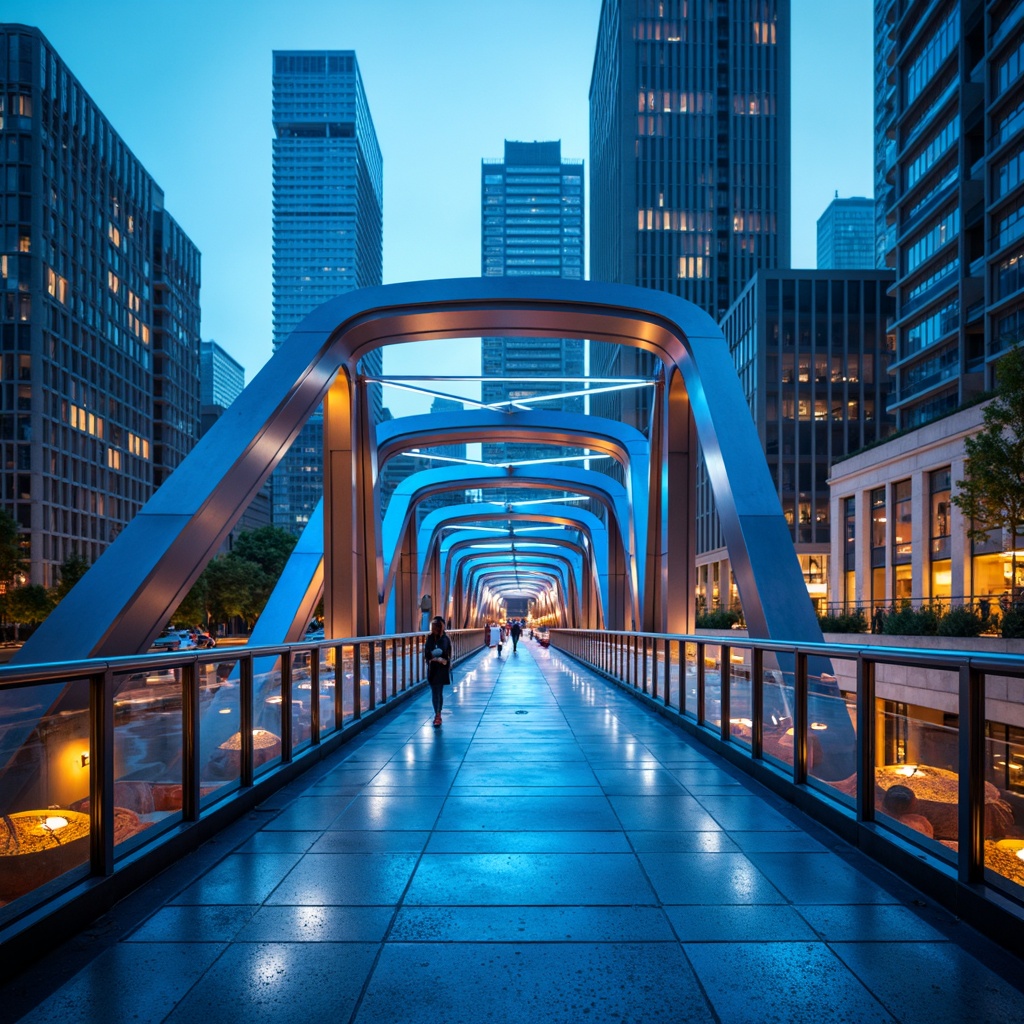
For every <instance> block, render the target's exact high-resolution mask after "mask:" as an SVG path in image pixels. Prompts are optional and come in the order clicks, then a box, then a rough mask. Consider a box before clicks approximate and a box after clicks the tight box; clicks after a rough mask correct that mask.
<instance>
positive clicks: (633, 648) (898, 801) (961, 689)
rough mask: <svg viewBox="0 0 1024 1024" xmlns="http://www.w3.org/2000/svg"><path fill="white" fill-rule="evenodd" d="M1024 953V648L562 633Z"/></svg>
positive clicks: (574, 648)
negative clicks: (990, 650)
mask: <svg viewBox="0 0 1024 1024" xmlns="http://www.w3.org/2000/svg"><path fill="white" fill-rule="evenodd" d="M551 644H552V646H554V647H557V648H559V649H561V650H562V651H564V652H565V653H566V654H568V655H570V656H571V657H573V658H575V659H576V660H578V661H580V662H583V663H584V664H586V665H588V666H589V667H591V668H592V669H594V670H596V671H597V672H599V673H600V674H602V675H604V676H606V677H607V678H609V679H612V680H613V681H615V682H618V683H620V684H621V685H623V686H625V687H627V688H629V689H630V690H632V691H634V692H635V693H637V694H638V696H640V697H641V698H642V699H644V700H647V701H649V702H650V703H652V704H654V705H655V706H656V707H657V708H658V709H659V710H661V711H662V712H663V713H667V714H669V715H671V716H672V717H674V718H675V719H676V720H677V721H678V722H679V724H680V725H682V726H683V727H684V728H685V729H686V730H687V731H688V732H690V733H691V734H692V735H694V736H696V737H698V738H699V739H701V741H702V742H704V743H705V744H707V745H708V746H710V747H712V748H713V749H714V750H715V751H716V752H718V753H721V754H722V755H724V756H725V757H727V758H728V759H729V760H730V761H731V762H733V763H734V764H736V765H738V766H739V767H741V768H743V769H744V770H745V771H746V772H748V773H749V774H751V775H753V776H754V777H756V778H757V779H758V780H759V781H761V782H763V783H765V784H766V785H768V786H769V787H771V788H772V789H773V790H775V791H776V792H777V793H779V794H780V795H782V796H784V797H785V798H787V799H788V800H790V801H791V802H793V803H795V804H797V805H798V806H799V807H800V808H801V809H802V810H804V811H807V812H808V813H810V814H811V815H812V816H814V817H817V818H818V819H819V820H821V821H823V822H824V823H825V824H827V825H828V826H829V827H830V828H832V829H833V830H834V831H837V832H838V833H840V834H841V835H842V836H843V837H844V838H846V839H848V840H849V841H851V842H852V843H854V844H855V845H858V846H860V847H861V848H862V849H863V850H864V851H865V852H867V853H869V854H870V855H871V856H872V857H874V858H875V859H877V860H880V861H882V862H883V863H885V864H886V865H887V866H889V867H891V868H893V869H894V870H896V871H897V872H899V873H901V874H903V875H904V876H905V877H907V878H908V880H910V881H911V882H912V883H913V884H914V885H915V886H917V887H918V888H920V889H922V890H924V891H926V892H928V893H929V894H930V895H932V896H933V898H935V899H937V900H938V901H940V902H941V903H943V904H944V905H946V906H947V907H949V908H950V909H952V910H953V911H954V912H955V913H956V914H957V915H959V916H961V917H964V918H965V919H968V920H969V921H970V922H971V923H972V924H975V925H976V926H977V927H979V928H980V929H982V930H983V931H985V932H986V933H988V934H989V935H991V936H992V937H993V938H996V939H997V941H1000V942H1001V943H1002V944H1003V945H1005V946H1007V948H1010V949H1012V950H1013V951H1014V952H1016V953H1017V954H1018V955H1022V954H1024V929H1022V928H1021V924H1022V923H1024V656H1020V655H1008V654H987V653H974V652H970V651H939V650H929V651H920V650H913V649H907V648H896V647H881V646H870V647H859V646H857V645H850V644H803V645H796V644H787V643H774V642H769V641H761V640H753V639H749V638H745V637H737V638H735V639H734V638H732V637H720V636H716V637H707V636H703V637H702V636H679V635H671V634H654V633H647V634H644V633H639V634H638V633H619V632H590V631H584V630H565V629H558V630H555V629H553V630H551Z"/></svg>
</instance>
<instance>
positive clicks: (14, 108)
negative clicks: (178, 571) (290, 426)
mask: <svg viewBox="0 0 1024 1024" xmlns="http://www.w3.org/2000/svg"><path fill="white" fill-rule="evenodd" d="M0 102H2V103H3V109H2V111H0V119H2V120H0V128H2V131H0V139H2V140H3V150H2V152H3V159H5V162H6V173H5V174H3V175H2V176H0V351H2V356H0V359H2V384H0V388H2V402H0V410H2V411H0V455H2V465H0V493H2V496H3V498H2V501H3V507H4V508H5V509H6V510H7V511H9V512H10V513H11V514H12V515H13V516H14V518H15V520H16V521H17V523H18V526H19V530H20V533H21V538H22V546H23V550H24V555H25V559H26V562H27V563H28V573H27V574H26V578H27V581H29V582H32V583H39V584H43V585H45V586H50V585H52V584H53V583H54V582H55V579H54V576H55V573H54V570H55V567H57V566H59V565H60V564H61V563H62V562H63V561H64V560H65V558H67V557H68V556H69V555H70V554H72V553H73V552H74V553H77V554H79V555H81V556H83V557H84V558H85V559H86V560H87V561H89V562H94V561H95V560H96V559H97V558H99V556H100V555H101V554H102V553H103V551H104V550H105V549H106V547H107V545H108V544H109V543H110V542H111V541H112V540H114V538H115V537H116V536H117V535H118V534H119V533H120V532H121V530H122V529H123V528H124V527H125V526H126V525H127V523H128V522H129V521H130V520H131V519H132V517H133V516H134V515H135V514H136V513H137V512H138V511H139V509H140V508H141V507H142V505H143V504H144V503H145V502H146V501H147V500H148V499H149V497H150V496H151V495H152V493H153V490H154V489H155V487H156V486H157V485H158V484H159V483H160V482H161V481H162V480H163V479H164V478H165V477H166V476H167V475H168V474H169V473H170V472H171V471H172V470H173V469H174V468H175V467H176V466H177V465H178V464H179V463H180V462H181V460H182V459H183V458H184V457H185V455H186V454H187V453H188V451H189V450H190V449H191V447H192V445H193V444H194V443H195V440H196V438H197V436H198V431H199V265H200V257H199V251H198V250H197V249H196V247H195V245H193V243H192V242H191V241H190V240H189V238H188V236H187V235H186V234H185V233H184V232H183V231H182V230H181V228H180V227H179V226H178V225H177V224H176V223H175V221H174V219H173V218H172V217H171V216H170V215H169V214H168V213H167V211H166V210H165V209H164V198H163V193H162V191H161V190H160V188H159V186H158V185H157V184H156V182H155V181H154V180H153V179H152V177H151V176H150V175H149V174H148V173H147V171H146V169H145V168H144V167H143V166H142V164H140V163H139V161H138V159H137V158H136V157H135V155H134V154H133V153H132V151H131V149H129V147H128V146H127V144H126V143H125V142H124V140H123V139H122V138H121V137H120V136H119V135H118V134H117V132H116V131H114V129H113V127H112V126H111V125H110V122H109V121H107V119H106V118H105V117H104V116H103V112H102V111H101V110H100V109H99V108H98V107H97V106H96V104H95V103H94V102H93V100H92V98H91V97H90V96H89V94H88V93H87V92H86V90H85V89H84V88H83V86H82V85H81V83H80V82H78V80H77V79H76V78H75V77H74V75H73V74H72V73H71V70H70V69H69V68H68V67H67V65H66V64H65V63H64V62H63V61H62V60H61V59H60V57H59V55H58V54H57V53H56V51H55V50H54V49H53V47H52V46H51V45H50V43H49V41H48V40H47V39H46V37H45V36H44V35H43V34H42V33H41V32H40V31H39V30H38V29H35V28H30V27H28V26H24V25H13V24H7V25H0Z"/></svg>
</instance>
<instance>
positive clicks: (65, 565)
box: [53, 551, 89, 601]
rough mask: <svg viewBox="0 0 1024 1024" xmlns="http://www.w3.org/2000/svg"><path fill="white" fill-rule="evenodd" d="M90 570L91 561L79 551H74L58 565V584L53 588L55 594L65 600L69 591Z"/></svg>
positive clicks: (60, 599) (59, 599)
mask: <svg viewBox="0 0 1024 1024" xmlns="http://www.w3.org/2000/svg"><path fill="white" fill-rule="evenodd" d="M88 571H89V561H88V559H87V558H86V557H85V556H84V555H81V554H79V553H78V552H77V551H72V552H71V553H70V554H69V555H68V556H67V557H66V558H65V559H64V561H63V562H61V563H60V565H59V566H58V567H57V585H56V586H55V587H54V588H53V596H54V598H55V599H56V600H57V601H63V600H64V598H65V597H67V596H68V591H70V590H71V588H72V587H73V586H74V585H75V584H76V583H77V582H78V581H79V580H80V579H81V578H82V577H83V576H84V575H85V574H86V573H87V572H88Z"/></svg>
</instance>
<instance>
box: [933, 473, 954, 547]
mask: <svg viewBox="0 0 1024 1024" xmlns="http://www.w3.org/2000/svg"><path fill="white" fill-rule="evenodd" d="M928 480H929V484H930V489H931V514H930V519H931V540H932V544H931V553H932V560H935V559H937V558H939V559H945V558H949V554H950V552H949V539H950V531H949V496H950V480H951V472H950V467H949V466H947V467H946V468H945V469H937V470H935V471H934V472H932V473H929V474H928Z"/></svg>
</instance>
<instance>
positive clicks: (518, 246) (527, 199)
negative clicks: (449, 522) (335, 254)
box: [480, 141, 585, 500]
mask: <svg viewBox="0 0 1024 1024" xmlns="http://www.w3.org/2000/svg"><path fill="white" fill-rule="evenodd" d="M583 173H584V165H583V161H582V160H569V159H565V160H563V159H562V147H561V143H559V142H509V141H506V142H505V153H504V156H503V158H502V159H500V160H495V159H490V160H484V161H483V162H482V164H481V168H480V174H481V179H480V195H481V240H482V244H481V256H480V272H481V274H482V275H483V276H484V277H558V278H568V279H570V280H576V281H579V280H582V278H583V258H584V246H585V237H584V218H583V199H584V196H583ZM583 360H584V355H583V341H582V340H580V339H577V338H483V339H482V349H481V372H482V375H483V376H484V377H485V378H488V377H490V378H500V379H498V380H484V382H483V383H482V385H481V395H482V401H484V402H485V403H497V402H507V401H509V400H511V399H524V398H531V397H533V396H535V395H542V394H549V393H550V392H551V389H552V385H550V384H543V383H533V382H530V381H529V380H524V378H530V377H581V376H582V375H583ZM561 387H562V388H563V390H566V391H578V390H579V387H580V386H579V385H572V384H566V385H564V386H561ZM536 408H538V409H541V410H545V409H546V410H553V411H554V410H557V411H561V412H583V408H584V407H583V399H582V398H578V397H577V398H567V399H563V400H560V401H546V402H543V403H541V404H539V405H537V406H536ZM557 454H558V452H557V451H553V450H552V448H551V447H550V446H544V445H528V444H486V445H484V446H483V455H484V459H485V461H487V462H490V463H498V462H505V461H518V460H522V459H539V458H554V457H556V456H557ZM565 454H570V452H568V451H565ZM517 493H518V492H517ZM516 496H517V494H516V493H513V492H508V493H507V494H502V495H501V496H497V497H496V500H506V499H508V498H510V497H516ZM518 496H519V497H525V495H524V494H522V493H518Z"/></svg>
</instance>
